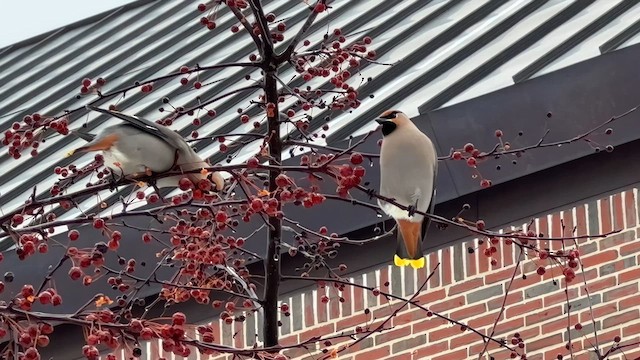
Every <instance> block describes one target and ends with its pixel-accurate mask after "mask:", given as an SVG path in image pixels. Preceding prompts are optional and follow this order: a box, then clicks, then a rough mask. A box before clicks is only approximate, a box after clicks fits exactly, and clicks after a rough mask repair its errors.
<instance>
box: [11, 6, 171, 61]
mask: <svg viewBox="0 0 640 360" xmlns="http://www.w3.org/2000/svg"><path fill="white" fill-rule="evenodd" d="M154 1H158V0H136V1H132V2H131V3H129V4H125V5H122V6H118V7H116V8H113V9H111V10H106V11H103V12H101V13H99V14H96V15H92V16H90V17H88V18H84V19H82V20H78V21H76V22H73V23H71V24H69V25H65V26H62V27H59V28H57V29H53V30H50V31H47V32H46V33H43V34H40V35H36V36H33V37H30V38H28V39H25V40H22V41H19V42H17V43H14V44H11V45H8V46H6V47H4V48H0V54H2V53H4V52H7V51H13V50H16V49H19V48H22V47H25V46H29V45H33V44H37V43H39V42H40V41H43V40H46V39H47V38H48V37H49V36H51V35H55V34H58V33H60V32H66V31H71V30H73V29H77V28H79V27H81V26H85V25H88V24H92V23H94V22H96V21H100V20H102V19H103V18H105V17H107V16H109V15H111V14H112V13H113V12H114V11H126V10H131V9H135V8H137V7H140V6H144V5H146V4H148V3H151V2H154Z"/></svg>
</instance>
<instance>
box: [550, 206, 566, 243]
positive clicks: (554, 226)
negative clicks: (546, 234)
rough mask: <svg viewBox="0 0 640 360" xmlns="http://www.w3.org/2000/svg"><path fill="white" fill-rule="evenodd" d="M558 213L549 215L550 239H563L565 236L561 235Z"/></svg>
mask: <svg viewBox="0 0 640 360" xmlns="http://www.w3.org/2000/svg"><path fill="white" fill-rule="evenodd" d="M560 219H561V218H560V213H559V212H557V213H553V215H551V236H552V237H563V236H564V235H565V234H563V233H562V222H561V221H560Z"/></svg>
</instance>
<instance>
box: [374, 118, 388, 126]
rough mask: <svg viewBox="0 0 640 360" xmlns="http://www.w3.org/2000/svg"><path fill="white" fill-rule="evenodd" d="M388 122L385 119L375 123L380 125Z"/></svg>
mask: <svg viewBox="0 0 640 360" xmlns="http://www.w3.org/2000/svg"><path fill="white" fill-rule="evenodd" d="M387 121H388V120H385V119H376V122H377V123H378V124H380V125H382V124H384V123H385V122H387Z"/></svg>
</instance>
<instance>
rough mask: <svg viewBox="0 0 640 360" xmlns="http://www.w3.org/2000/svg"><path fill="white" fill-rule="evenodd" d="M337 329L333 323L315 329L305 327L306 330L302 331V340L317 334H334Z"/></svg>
mask: <svg viewBox="0 0 640 360" xmlns="http://www.w3.org/2000/svg"><path fill="white" fill-rule="evenodd" d="M335 331H336V329H335V327H334V324H333V323H328V324H325V325H322V326H319V327H316V328H313V329H305V330H304V332H301V333H300V341H301V342H302V341H305V340H308V339H310V338H312V337H315V336H323V335H327V334H332V333H334V332H335Z"/></svg>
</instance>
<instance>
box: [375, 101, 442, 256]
mask: <svg viewBox="0 0 640 360" xmlns="http://www.w3.org/2000/svg"><path fill="white" fill-rule="evenodd" d="M377 121H378V122H379V123H380V124H382V132H383V135H384V139H383V141H382V148H381V149H380V191H379V193H380V195H382V196H384V197H388V198H393V199H395V202H397V203H398V204H400V205H404V206H414V207H415V209H416V210H418V211H421V212H432V210H433V205H434V201H433V198H434V196H435V181H436V176H437V171H438V159H437V153H436V149H435V147H434V145H433V143H432V142H431V139H429V137H428V136H427V135H425V134H424V133H423V132H422V131H420V129H418V127H416V126H415V124H414V123H413V122H412V121H411V120H410V119H409V118H408V117H407V116H406V115H405V114H403V113H402V112H399V111H395V110H394V111H387V112H385V113H383V114H382V115H381V116H380V119H378V120H377ZM378 205H379V206H380V208H381V209H382V210H383V211H384V212H385V213H386V214H387V215H389V216H391V217H392V218H394V219H395V220H396V222H397V223H398V226H399V230H400V231H399V237H398V247H397V251H396V255H397V257H399V258H400V259H401V260H403V259H405V260H409V261H407V262H404V261H403V262H401V263H402V264H398V260H396V261H394V262H395V263H396V265H400V266H405V265H412V266H414V265H415V266H414V267H421V266H418V264H417V263H415V264H414V263H413V262H411V261H410V260H419V259H422V258H423V256H422V250H421V246H420V243H421V240H422V236H424V235H425V233H426V228H427V227H428V225H429V222H430V221H429V219H426V221H425V219H424V216H423V215H421V214H413V215H412V216H409V212H408V211H407V210H404V209H400V208H399V207H397V206H395V205H393V204H390V203H388V202H386V201H382V200H378ZM422 266H424V265H422Z"/></svg>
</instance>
